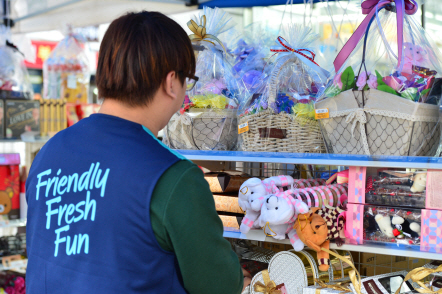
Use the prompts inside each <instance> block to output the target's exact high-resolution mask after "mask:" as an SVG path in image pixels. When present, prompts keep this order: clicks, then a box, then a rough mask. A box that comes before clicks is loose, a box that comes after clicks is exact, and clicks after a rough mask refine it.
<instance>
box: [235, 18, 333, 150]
mask: <svg viewBox="0 0 442 294" xmlns="http://www.w3.org/2000/svg"><path fill="white" fill-rule="evenodd" d="M283 36H285V37H286V38H287V39H285V38H283V37H281V36H280V37H278V38H277V40H276V43H277V44H278V46H275V47H272V48H271V50H270V51H271V52H273V53H274V54H275V55H277V56H276V60H275V61H274V63H272V62H269V63H268V64H267V65H266V67H270V69H271V71H269V74H268V75H267V74H264V75H262V76H261V79H260V81H259V83H258V84H254V87H253V90H254V91H253V92H252V93H249V95H248V99H246V100H244V103H242V104H241V106H240V109H239V117H240V125H239V133H240V137H241V140H240V143H241V146H240V148H241V149H242V150H244V151H269V152H300V153H304V152H315V153H320V152H325V148H324V144H323V140H322V135H321V133H320V130H319V124H318V123H317V121H316V120H315V118H314V116H315V115H314V107H313V103H314V102H315V100H316V96H317V94H318V93H320V92H321V91H323V89H324V85H325V83H326V80H327V78H328V72H327V71H325V70H324V69H322V68H321V67H320V66H319V65H318V64H317V63H316V62H315V61H314V58H315V53H314V52H313V51H312V50H311V49H310V48H309V45H310V44H311V43H312V42H313V41H314V40H315V39H316V38H317V37H318V36H317V35H315V34H313V33H312V31H311V29H310V28H307V27H301V26H298V25H290V26H287V27H285V29H284V30H283Z"/></svg>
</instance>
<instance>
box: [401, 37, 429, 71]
mask: <svg viewBox="0 0 442 294" xmlns="http://www.w3.org/2000/svg"><path fill="white" fill-rule="evenodd" d="M404 54H405V63H404V67H403V69H402V70H403V72H406V73H409V74H412V73H413V65H417V66H424V65H425V64H426V63H427V61H428V53H427V51H426V50H425V49H424V48H422V47H421V46H419V45H415V44H413V43H410V42H406V43H404Z"/></svg>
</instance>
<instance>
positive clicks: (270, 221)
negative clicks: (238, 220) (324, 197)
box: [259, 190, 308, 251]
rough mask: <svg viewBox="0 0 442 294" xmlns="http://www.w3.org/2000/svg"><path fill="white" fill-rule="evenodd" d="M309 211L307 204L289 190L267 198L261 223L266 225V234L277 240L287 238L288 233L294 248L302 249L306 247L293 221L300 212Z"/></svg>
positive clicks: (260, 219) (262, 209)
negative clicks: (294, 196)
mask: <svg viewBox="0 0 442 294" xmlns="http://www.w3.org/2000/svg"><path fill="white" fill-rule="evenodd" d="M307 212H308V206H307V204H305V203H304V202H302V201H301V200H298V199H295V198H293V192H292V191H291V190H287V191H285V192H280V193H278V194H276V195H270V196H268V197H267V198H266V200H265V203H264V204H263V206H262V208H261V216H260V217H259V224H260V226H261V227H264V228H263V229H264V233H265V234H266V235H268V236H272V237H273V238H275V239H277V240H283V239H285V235H286V234H287V235H288V237H289V239H290V243H291V244H292V246H293V248H294V249H295V250H296V251H300V250H302V249H303V248H304V243H303V242H302V241H301V240H300V239H299V238H298V236H297V234H296V230H295V229H294V228H293V223H294V222H295V220H296V218H297V216H298V215H299V214H303V213H307Z"/></svg>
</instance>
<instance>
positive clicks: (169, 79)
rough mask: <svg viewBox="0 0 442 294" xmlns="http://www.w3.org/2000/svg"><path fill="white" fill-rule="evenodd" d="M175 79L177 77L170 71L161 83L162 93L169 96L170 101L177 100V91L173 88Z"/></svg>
mask: <svg viewBox="0 0 442 294" xmlns="http://www.w3.org/2000/svg"><path fill="white" fill-rule="evenodd" d="M177 78H178V77H177V74H176V72H175V71H170V72H169V73H168V74H167V76H166V78H165V79H164V83H163V90H164V92H165V93H166V94H167V96H170V97H171V98H172V99H177V98H178V95H177V91H176V89H175V88H174V87H175V82H176V80H177Z"/></svg>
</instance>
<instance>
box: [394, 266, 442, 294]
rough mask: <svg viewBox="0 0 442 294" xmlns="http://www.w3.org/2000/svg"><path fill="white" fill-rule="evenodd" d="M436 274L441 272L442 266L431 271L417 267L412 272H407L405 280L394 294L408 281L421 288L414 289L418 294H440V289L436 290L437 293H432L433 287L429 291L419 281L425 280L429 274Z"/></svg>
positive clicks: (441, 291)
mask: <svg viewBox="0 0 442 294" xmlns="http://www.w3.org/2000/svg"><path fill="white" fill-rule="evenodd" d="M437 272H442V265H440V266H439V267H437V268H436V269H431V268H425V267H418V268H415V269H414V270H412V271H411V272H409V273H408V274H407V275H406V276H405V279H404V280H403V281H402V284H401V286H400V287H399V288H398V289H397V290H396V293H395V294H399V292H400V290H401V289H402V285H403V284H404V283H405V281H408V280H410V279H411V280H412V281H413V282H415V283H417V284H418V285H419V286H421V287H422V288H420V289H416V291H418V292H419V293H431V294H434V293H442V288H441V289H439V290H437V291H433V287H431V289H429V288H428V287H427V286H426V285H425V284H424V283H423V282H422V281H421V280H423V279H425V278H426V277H428V276H429V275H431V274H434V273H437Z"/></svg>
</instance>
